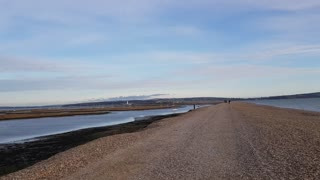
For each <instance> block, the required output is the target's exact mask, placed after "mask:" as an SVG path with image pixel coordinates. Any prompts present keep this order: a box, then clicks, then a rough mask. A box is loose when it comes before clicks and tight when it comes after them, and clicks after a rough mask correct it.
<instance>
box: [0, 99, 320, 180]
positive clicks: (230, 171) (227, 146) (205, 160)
mask: <svg viewBox="0 0 320 180" xmlns="http://www.w3.org/2000/svg"><path fill="white" fill-rule="evenodd" d="M319 177H320V113H312V112H304V111H297V110H288V109H279V108H272V107H267V106H256V105H252V104H245V103H232V104H231V105H229V104H220V105H217V106H213V107H207V108H202V109H198V110H196V111H193V112H191V113H187V114H185V115H182V116H179V117H175V118H169V119H165V120H162V121H160V122H157V123H153V124H151V125H150V126H149V127H148V128H147V129H145V130H143V131H140V132H135V133H130V134H122V135H115V136H110V137H106V138H101V139H98V140H95V141H92V142H90V143H87V144H85V145H82V146H78V147H76V148H73V149H71V150H69V151H66V152H64V153H60V154H58V155H56V156H54V157H52V158H50V159H48V160H46V161H43V162H41V163H38V164H36V165H35V166H32V167H30V168H27V169H25V170H22V171H19V172H17V173H14V174H11V175H9V176H5V177H2V178H3V179H317V178H319Z"/></svg>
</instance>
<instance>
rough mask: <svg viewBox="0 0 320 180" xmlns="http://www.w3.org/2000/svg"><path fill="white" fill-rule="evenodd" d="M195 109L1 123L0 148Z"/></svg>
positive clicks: (116, 113) (125, 112) (124, 112)
mask: <svg viewBox="0 0 320 180" xmlns="http://www.w3.org/2000/svg"><path fill="white" fill-rule="evenodd" d="M191 109H193V106H184V107H180V108H174V109H172V108H169V109H155V110H144V111H118V112H112V113H110V114H102V115H81V116H67V117H48V118H33V119H23V120H9V121H0V144H1V143H12V142H17V141H19V142H24V141H25V140H30V139H31V138H37V137H41V136H47V135H53V134H60V133H65V132H70V131H75V130H79V129H86V128H92V127H101V126H109V125H116V124H122V123H127V122H132V121H134V120H135V119H136V118H142V117H146V116H157V115H168V114H175V113H184V112H187V111H189V110H191Z"/></svg>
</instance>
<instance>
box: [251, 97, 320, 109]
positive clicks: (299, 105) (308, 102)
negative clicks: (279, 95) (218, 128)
mask: <svg viewBox="0 0 320 180" xmlns="http://www.w3.org/2000/svg"><path fill="white" fill-rule="evenodd" d="M248 102H252V103H255V104H261V105H269V106H275V107H282V108H291V109H301V110H307V111H318V112H320V98H305V99H276V100H250V101H248Z"/></svg>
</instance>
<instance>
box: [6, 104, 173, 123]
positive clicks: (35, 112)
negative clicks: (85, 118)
mask: <svg viewBox="0 0 320 180" xmlns="http://www.w3.org/2000/svg"><path fill="white" fill-rule="evenodd" d="M172 107H178V106H159V105H155V106H152V105H150V106H124V107H105V108H79V109H32V110H17V111H0V121H8V120H23V119H34V118H46V117H66V116H78V115H100V114H108V113H111V112H112V111H137V110H153V109H167V108H172Z"/></svg>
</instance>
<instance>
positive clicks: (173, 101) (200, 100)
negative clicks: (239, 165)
mask: <svg viewBox="0 0 320 180" xmlns="http://www.w3.org/2000/svg"><path fill="white" fill-rule="evenodd" d="M301 98H320V92H315V93H305V94H294V95H281V96H269V97H255V98H230V97H194V98H166V99H148V100H130V101H128V103H129V105H133V106H146V105H164V106H165V105H191V104H199V105H200V104H216V103H220V102H221V101H224V100H226V99H230V100H233V101H241V100H257V99H261V100H263V99H301ZM124 105H127V100H121V101H99V102H85V103H75V104H65V105H52V106H24V107H0V109H2V110H3V109H7V110H10V109H35V108H41V109H43V108H44V109H47V108H82V107H110V106H111V107H118V106H124Z"/></svg>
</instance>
